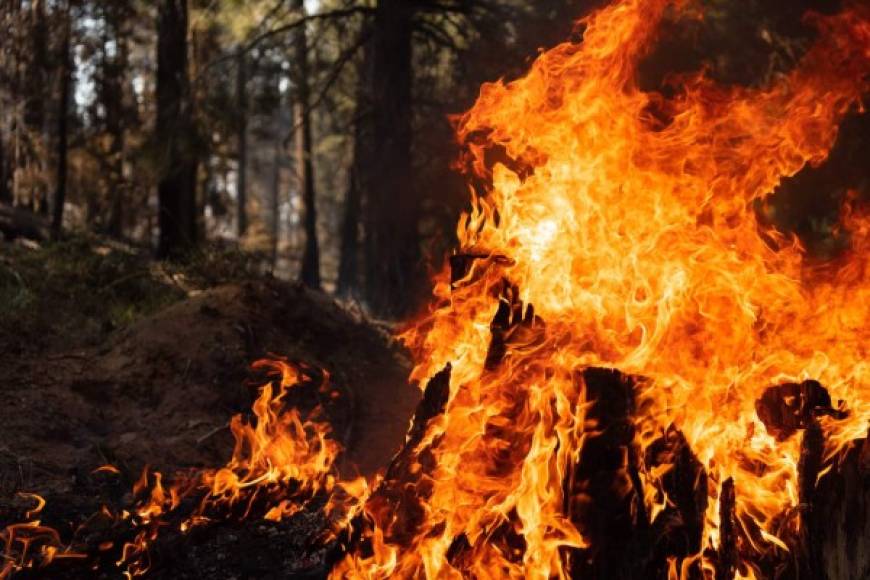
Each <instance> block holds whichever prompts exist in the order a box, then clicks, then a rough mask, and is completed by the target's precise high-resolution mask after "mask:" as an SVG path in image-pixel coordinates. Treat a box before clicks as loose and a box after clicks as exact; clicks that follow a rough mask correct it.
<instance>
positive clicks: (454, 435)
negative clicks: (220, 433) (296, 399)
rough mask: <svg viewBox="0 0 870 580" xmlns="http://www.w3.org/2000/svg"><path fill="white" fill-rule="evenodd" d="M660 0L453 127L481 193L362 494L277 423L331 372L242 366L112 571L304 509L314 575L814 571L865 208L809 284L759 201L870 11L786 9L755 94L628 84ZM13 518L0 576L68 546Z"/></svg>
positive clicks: (611, 22) (610, 22)
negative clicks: (797, 42) (793, 36)
mask: <svg viewBox="0 0 870 580" xmlns="http://www.w3.org/2000/svg"><path fill="white" fill-rule="evenodd" d="M684 5H685V3H684V2H671V1H669V0H623V1H620V2H616V3H614V4H613V5H611V6H608V7H606V8H603V9H601V10H599V11H597V12H595V13H593V14H592V15H591V16H589V17H587V18H585V19H584V20H582V21H581V23H580V25H581V27H582V28H583V39H582V42H579V43H565V44H562V45H559V46H557V47H556V48H554V49H552V50H549V51H547V52H545V53H543V54H541V55H540V57H539V58H538V59H537V60H536V61H535V63H534V64H533V65H532V67H531V70H530V71H529V73H528V74H527V75H526V76H525V77H523V78H521V79H519V80H516V81H514V82H511V83H507V84H505V83H494V84H488V85H485V86H484V87H483V88H482V90H481V93H480V97H479V99H478V101H477V103H476V104H475V105H474V107H473V108H472V109H471V110H470V111H468V112H467V113H465V114H463V115H461V116H460V117H458V118H457V132H458V135H459V138H460V140H461V141H462V142H463V143H464V144H465V145H466V155H465V156H464V157H463V159H462V162H463V166H464V167H465V168H466V169H467V171H468V172H469V178H470V179H471V180H472V181H474V182H475V183H484V184H485V186H484V187H483V188H482V189H480V190H477V191H474V192H473V194H472V195H473V199H472V206H473V207H472V209H471V210H470V211H469V212H468V213H467V214H466V215H464V216H463V217H462V219H461V221H460V223H459V226H458V229H457V235H458V239H459V247H458V249H457V250H456V255H455V256H454V259H453V260H451V261H450V263H449V264H448V265H447V266H446V267H445V269H444V270H443V271H441V272H440V273H439V274H437V275H436V277H435V280H434V302H433V304H432V307H431V309H430V311H429V312H428V313H427V314H426V315H424V316H422V317H420V318H418V319H416V320H414V321H412V322H411V323H409V324H408V325H407V326H406V328H405V330H404V331H403V333H402V334H401V338H402V339H403V340H404V341H405V342H406V344H407V345H408V346H409V348H410V350H411V351H412V353H413V355H414V357H415V361H416V367H415V368H414V371H413V373H412V379H413V380H414V381H416V382H418V383H419V384H420V385H421V387H422V389H423V398H422V400H421V403H420V405H419V407H418V410H417V413H416V415H415V417H414V419H413V422H412V424H411V427H410V431H409V434H408V437H407V440H406V442H405V445H404V447H403V448H402V450H401V451H399V453H398V454H397V455H396V456H395V457H394V459H393V461H392V463H391V464H390V465H389V467H388V468H387V470H386V472H385V473H384V475H383V477H382V478H374V479H372V480H369V481H366V480H365V479H362V478H355V477H348V476H347V475H346V474H344V473H339V471H338V469H337V467H336V465H337V464H336V458H337V457H338V455H339V453H340V451H341V450H340V446H339V445H338V443H337V442H336V441H335V439H334V437H333V436H332V435H331V433H330V429H329V426H328V422H327V421H326V420H325V419H324V418H323V417H322V415H321V414H320V413H319V411H318V409H314V410H313V411H311V412H310V413H308V414H306V415H302V414H300V412H299V411H297V410H294V409H292V408H288V406H287V405H285V402H284V398H285V395H286V393H287V392H288V390H290V389H293V388H296V387H297V386H298V385H300V384H304V383H307V384H312V383H313V384H315V388H317V389H322V390H325V389H328V388H329V383H328V377H326V376H325V375H321V373H319V372H317V371H313V370H311V369H308V368H307V367H305V366H304V365H296V364H290V363H288V362H286V361H264V362H261V363H258V364H259V365H263V366H265V367H267V368H268V369H270V370H271V371H272V372H274V373H276V376H275V380H274V381H273V382H272V383H269V384H266V385H264V386H263V387H262V389H261V390H260V395H259V398H258V399H257V401H256V402H255V404H254V408H253V414H254V419H253V420H252V421H250V422H247V421H245V420H243V419H242V418H240V417H237V418H236V419H234V420H233V423H232V432H233V435H234V437H235V441H236V447H235V450H234V452H233V455H232V459H231V460H230V461H229V463H227V465H226V466H225V467H223V468H221V469H217V470H206V471H203V472H198V473H195V474H192V475H189V476H186V477H182V476H175V477H173V478H171V480H172V481H171V482H169V483H167V481H166V478H164V477H162V476H161V475H160V474H158V473H148V472H146V473H143V475H142V479H141V480H140V482H139V484H137V487H136V490H135V493H136V496H137V497H138V498H139V500H138V502H137V503H136V505H135V506H134V507H133V508H132V509H131V510H130V512H129V513H123V514H116V515H113V516H112V517H113V518H114V519H115V520H117V521H122V522H124V523H125V525H126V526H127V527H128V528H129V530H131V531H132V533H133V539H132V540H130V541H129V542H127V544H126V546H125V547H124V548H123V550H122V553H121V555H120V557H119V559H118V566H119V567H120V568H121V569H122V570H125V571H126V573H127V574H128V575H129V576H130V577H134V576H139V575H143V574H146V573H147V572H148V570H149V563H148V551H149V547H150V546H151V545H152V544H153V543H154V542H156V541H157V540H158V538H159V537H160V535H161V534H163V533H165V532H164V529H165V528H166V527H168V526H170V524H171V525H172V526H175V527H176V528H177V529H178V530H180V531H181V532H184V533H186V532H188V531H189V530H191V529H193V528H196V527H199V526H206V525H209V524H210V523H212V522H214V521H216V520H219V519H227V518H232V519H236V520H239V521H241V520H244V519H250V518H254V517H256V518H265V519H267V520H273V521H280V520H282V519H284V518H288V517H291V516H293V515H294V514H297V513H300V512H301V511H303V510H314V511H318V512H319V513H322V514H323V515H324V517H325V519H326V520H327V521H328V526H327V527H326V528H325V529H324V531H323V532H322V533H321V534H319V535H318V536H317V538H316V542H315V543H316V544H317V545H318V546H320V547H327V546H328V547H329V550H330V562H331V563H334V566H333V567H332V569H331V574H332V577H336V578H344V577H348V578H357V577H360V578H390V577H402V578H419V577H426V578H461V577H475V578H476V577H498V578H501V577H505V578H552V577H558V578H568V577H597V578H601V577H605V578H618V577H632V578H652V577H668V578H672V579H678V578H700V577H705V578H717V579H718V578H723V579H724V578H768V577H774V575H780V574H786V573H790V574H792V575H795V574H797V573H800V574H802V576H801V577H804V576H803V575H806V577H819V576H818V575H819V574H820V572H819V571H818V569H817V566H818V563H817V562H815V563H814V561H813V559H812V558H811V557H810V556H809V555H808V553H810V552H812V551H813V550H814V549H815V548H813V543H812V541H810V540H808V539H807V538H808V537H809V536H808V532H807V526H808V525H809V523H808V522H809V521H810V516H809V515H808V514H806V513H804V512H803V511H802V510H803V509H804V508H805V507H806V506H807V505H809V502H810V501H811V500H810V497H811V496H812V494H813V493H814V490H815V487H816V482H817V479H818V477H820V476H821V475H823V474H824V473H825V472H826V471H828V470H830V469H831V468H832V466H833V462H834V461H835V460H836V458H837V457H838V454H841V453H846V452H848V450H849V449H850V447H851V445H852V442H853V441H855V440H858V439H861V438H863V437H865V436H866V432H867V428H868V421H870V387H868V385H870V366H868V362H867V361H868V352H867V346H866V345H867V344H868V338H870V330H868V325H867V321H868V319H870V268H868V266H870V252H868V249H870V248H868V244H870V215H868V214H866V213H862V210H861V209H860V208H858V207H857V204H853V203H852V202H851V201H850V202H849V205H847V206H846V207H844V208H843V210H842V228H844V230H845V231H847V232H848V239H849V247H848V248H847V250H846V251H845V252H844V254H843V255H842V256H840V257H838V258H837V259H836V260H832V261H830V262H827V263H824V264H819V263H817V262H813V261H811V260H810V259H808V258H807V255H806V253H805V251H804V249H803V248H802V247H801V245H800V244H799V243H798V241H797V240H796V239H793V238H789V237H787V236H785V235H783V234H781V233H779V232H777V231H775V230H772V229H770V227H768V226H765V225H763V224H762V223H760V221H759V219H758V218H757V214H756V210H755V205H756V203H760V204H763V203H764V201H765V197H766V196H767V195H769V193H770V192H771V191H773V190H774V189H775V188H776V187H777V185H778V184H779V183H780V182H781V180H782V179H783V178H785V177H788V176H791V175H793V174H795V173H796V172H798V171H799V170H800V169H801V168H803V167H804V166H805V165H806V164H819V163H821V162H822V161H823V160H824V159H825V157H826V155H827V153H828V151H829V149H830V148H831V147H832V145H833V143H834V140H835V138H836V136H837V128H838V124H839V122H840V121H841V120H842V119H843V118H844V116H845V115H846V114H847V113H849V112H852V111H855V110H856V109H859V108H860V107H861V98H862V95H863V94H865V93H866V91H867V90H868V88H870V85H868V74H870V11H868V9H867V6H866V5H860V6H858V5H854V6H852V7H851V8H848V9H846V10H844V11H843V12H841V13H839V14H836V15H833V16H824V17H822V16H812V17H811V19H812V21H813V23H814V25H815V26H816V27H817V28H818V30H819V36H818V40H817V42H816V44H815V45H814V46H813V47H812V48H811V49H810V50H809V51H808V52H807V54H806V55H805V56H804V58H803V60H802V61H801V63H800V65H799V66H798V67H797V68H796V69H795V70H794V71H793V72H791V73H790V74H789V75H788V76H785V77H783V78H781V79H779V80H778V81H777V82H775V83H774V84H772V85H771V86H767V87H763V88H745V87H734V86H727V87H726V86H720V85H718V84H716V83H715V82H713V81H711V80H710V79H709V78H706V77H705V76H704V75H702V74H697V75H691V76H685V77H682V78H680V79H679V81H678V82H676V81H675V82H674V86H676V87H678V89H677V91H676V93H675V94H674V95H672V96H667V97H665V96H663V95H660V94H657V93H652V92H644V91H643V90H641V89H640V88H639V87H638V85H637V82H636V69H637V66H638V63H639V61H640V60H641V59H642V58H643V57H644V55H645V54H647V52H648V51H649V50H650V47H651V46H652V45H653V43H654V42H655V41H656V34H657V30H658V26H659V24H660V22H661V21H662V19H663V18H664V17H665V15H666V12H667V11H668V10H669V9H672V8H675V9H681V8H682V7H684ZM496 149H498V150H502V151H503V152H504V154H505V155H506V156H507V157H508V158H509V159H510V163H509V164H506V163H503V162H499V161H493V156H491V155H488V154H487V153H488V152H491V151H493V150H496ZM614 369H615V370H614ZM318 377H322V378H318ZM105 469H107V470H109V469H110V468H105ZM807 478H809V479H807ZM190 498H195V501H192V502H191V501H190ZM34 500H35V502H36V503H37V504H39V503H41V502H40V501H39V500H38V498H34ZM39 509H40V506H39V505H37V507H35V508H33V510H32V512H33V513H29V514H28V517H27V523H23V524H19V525H18V526H12V527H10V528H7V530H6V531H5V532H4V536H3V539H4V548H3V549H4V552H5V557H6V563H5V568H2V569H0V570H2V571H0V578H5V577H7V576H9V575H10V574H11V573H13V572H15V571H18V570H20V569H22V568H26V567H28V566H32V565H35V564H36V563H39V564H41V565H44V564H47V563H49V562H50V561H51V560H52V559H55V560H56V559H57V558H59V557H61V556H70V557H72V556H73V554H74V553H75V552H76V547H75V546H74V545H73V546H67V545H66V544H64V543H62V542H61V541H60V538H59V537H58V536H57V534H56V533H53V532H52V531H51V530H46V529H45V528H41V527H40V525H39V521H38V517H37V515H36V512H38V511H39ZM791 554H796V556H794V557H792V555H791ZM76 557H78V556H77V555H76ZM796 562H797V563H796Z"/></svg>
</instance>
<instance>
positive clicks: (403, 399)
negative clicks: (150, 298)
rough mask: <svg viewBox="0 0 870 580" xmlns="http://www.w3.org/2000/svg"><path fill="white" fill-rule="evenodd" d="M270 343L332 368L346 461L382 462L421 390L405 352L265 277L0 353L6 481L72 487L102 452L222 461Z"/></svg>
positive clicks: (185, 462) (0, 449)
mask: <svg viewBox="0 0 870 580" xmlns="http://www.w3.org/2000/svg"><path fill="white" fill-rule="evenodd" d="M25 350H26V349H25ZM269 353H273V354H275V355H280V356H285V357H287V358H289V359H292V360H297V361H304V362H306V363H308V364H309V365H313V366H318V367H321V368H323V369H325V370H327V371H328V372H329V373H330V375H331V377H332V381H333V383H334V384H335V385H336V386H337V387H338V388H339V389H340V390H341V392H342V393H343V394H344V396H343V397H342V398H341V401H340V402H339V403H338V404H335V405H333V407H332V408H331V409H330V414H331V416H332V417H334V425H333V426H334V431H335V433H336V436H337V438H339V439H340V440H341V441H342V442H343V443H344V444H345V446H346V448H347V453H346V457H345V460H344V463H343V465H344V466H345V468H347V466H348V465H350V464H353V465H357V466H358V468H359V469H360V471H362V472H363V473H371V472H374V471H376V470H377V469H378V468H380V467H381V466H384V465H385V464H386V462H387V460H388V459H389V457H390V456H391V455H392V453H393V452H394V451H395V450H396V449H397V448H398V447H399V445H400V444H401V442H402V440H403V437H404V433H405V430H406V428H407V424H408V418H409V417H410V416H411V414H412V413H413V409H414V406H415V405H416V402H417V399H418V392H417V390H416V388H414V387H412V386H409V385H408V384H407V382H406V377H407V371H408V363H407V360H406V359H405V358H404V356H403V354H402V353H401V351H400V350H399V349H398V348H397V347H396V346H395V345H391V344H390V341H389V339H388V337H387V334H386V333H385V332H383V331H382V330H380V329H379V328H378V327H377V326H375V325H373V324H371V323H368V322H366V321H365V320H363V319H362V317H360V316H358V315H355V314H354V313H352V312H350V311H348V310H347V309H344V308H342V307H341V306H339V305H338V304H336V303H335V302H334V301H333V300H331V299H330V298H328V297H326V296H324V295H322V294H319V293H316V292H312V291H309V290H306V289H305V288H303V287H301V286H298V285H293V284H288V283H285V282H280V281H277V280H262V281H256V282H249V283H242V284H230V285H224V286H219V287H216V288H213V289H209V290H205V291H203V292H201V293H199V294H197V295H196V296H193V297H191V298H189V299H187V300H184V301H182V302H179V303H176V304H173V305H171V306H169V307H167V308H165V309H163V310H161V311H159V312H157V313H156V314H154V315H152V316H149V317H147V318H144V319H142V320H140V321H138V322H136V323H134V324H133V325H131V326H129V327H127V328H125V329H124V330H122V331H119V332H116V333H114V334H112V335H110V337H109V339H108V340H107V341H106V342H105V343H104V344H102V345H99V346H95V347H87V348H83V349H76V350H71V351H62V352H57V353H53V354H50V355H45V356H40V357H27V356H21V355H19V356H2V355H0V367H3V368H4V369H5V372H4V373H3V374H4V381H3V385H2V387H0V392H2V394H3V397H2V400H3V404H2V405H0V492H3V491H4V489H5V491H7V492H8V491H10V489H12V488H17V489H22V488H27V489H28V490H33V491H49V490H50V491H56V492H57V491H64V490H65V489H67V488H68V487H69V486H70V485H72V484H73V483H74V481H75V479H76V476H77V474H80V473H81V472H82V470H87V471H90V470H92V469H94V468H95V467H97V466H99V465H101V464H104V463H107V462H110V463H112V464H114V465H117V466H119V467H121V468H122V469H123V470H125V471H128V472H129V473H131V474H133V473H135V472H136V471H138V470H139V469H141V467H142V465H143V464H145V463H148V464H150V465H152V466H155V467H157V468H159V469H162V470H167V471H171V470H173V469H176V468H183V467H191V466H203V465H212V466H214V465H220V464H222V463H223V462H224V461H225V460H226V459H227V458H228V456H229V454H230V452H231V449H232V443H231V438H230V435H229V432H228V429H226V428H225V426H226V425H227V422H228V420H229V418H230V417H231V416H232V415H234V414H237V413H244V412H247V411H248V410H249V409H250V405H251V401H252V398H253V389H252V388H251V385H250V384H248V385H247V386H246V382H250V381H251V380H252V377H251V375H250V371H249V370H248V369H249V364H250V363H251V362H253V361H254V360H257V359H259V358H262V357H264V356H267V355H268V354H269Z"/></svg>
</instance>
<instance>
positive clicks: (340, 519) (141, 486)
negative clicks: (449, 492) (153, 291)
mask: <svg viewBox="0 0 870 580" xmlns="http://www.w3.org/2000/svg"><path fill="white" fill-rule="evenodd" d="M252 367H253V368H254V369H255V370H260V371H263V372H265V373H266V374H267V375H269V376H270V377H271V378H272V380H271V381H270V382H267V383H265V384H263V385H262V386H261V387H260V388H259V395H258V397H257V399H256V400H255V401H254V403H253V406H252V410H251V411H252V414H253V417H252V419H250V420H248V419H245V418H244V417H243V416H242V415H236V416H235V417H233V418H232V420H231V421H230V430H231V432H232V435H233V437H234V439H235V447H234V449H233V454H232V457H231V459H230V460H229V461H228V462H227V464H226V465H225V466H224V467H222V468H220V469H215V470H209V469H206V470H203V471H199V472H196V473H194V474H192V475H189V476H184V475H183V474H177V475H176V478H175V481H174V482H173V484H172V485H171V486H169V487H168V488H166V487H165V486H164V485H163V477H162V475H161V474H160V473H151V472H150V471H149V469H148V468H147V467H146V468H145V470H144V471H143V472H142V475H141V477H140V478H139V480H138V481H137V482H136V484H135V485H134V487H133V492H134V494H135V495H137V496H140V497H142V499H141V500H140V501H139V502H138V503H137V505H136V507H135V509H134V510H133V513H132V514H128V515H127V518H129V519H130V520H131V521H132V523H133V525H134V527H135V528H136V529H139V530H140V531H139V532H138V533H137V534H136V536H135V538H134V539H133V541H131V542H128V543H126V544H125V545H124V547H123V549H122V554H121V557H120V559H119V560H118V562H117V564H118V566H120V567H122V568H125V570H126V574H127V575H128V577H130V578H132V577H136V576H142V575H144V574H146V573H147V572H148V570H149V569H150V568H151V564H150V556H149V550H150V546H151V545H152V544H153V543H154V541H155V540H157V538H158V537H159V535H160V529H161V528H162V527H164V526H165V525H166V518H167V516H168V515H169V514H171V513H173V512H176V511H177V510H178V508H179V506H180V505H181V504H182V501H183V500H184V499H185V498H187V497H190V496H192V495H194V494H198V495H201V499H200V500H199V503H198V506H197V507H196V509H195V510H194V511H193V512H192V513H191V514H190V515H188V516H186V517H184V518H183V520H182V521H181V523H180V524H178V527H179V530H180V531H181V532H183V533H186V532H189V531H190V530H191V529H193V528H194V527H196V526H201V525H205V524H207V523H208V522H210V521H211V520H212V519H213V518H215V517H226V514H227V513H229V514H233V513H236V514H237V516H238V517H239V518H240V519H244V518H247V517H248V516H249V515H250V514H251V512H252V511H253V510H254V509H255V508H256V506H257V505H259V506H261V507H262V510H263V511H264V513H262V514H261V517H263V518H264V519H267V520H272V521H280V520H281V519H283V518H285V517H290V516H292V515H293V514H295V513H297V512H299V511H301V510H302V509H303V507H304V506H305V505H306V504H307V502H308V501H310V500H311V499H313V498H314V497H315V496H317V495H318V494H321V495H324V496H329V498H330V499H329V501H328V502H327V504H326V510H327V517H328V518H329V519H330V522H331V524H332V528H333V529H334V530H340V529H341V528H343V527H345V526H346V525H347V523H348V522H349V521H350V519H352V518H353V517H355V516H356V515H357V513H358V512H359V510H360V509H361V506H362V503H363V501H364V500H365V498H366V497H367V495H368V493H369V489H368V486H367V484H366V482H365V480H364V479H363V478H355V479H341V478H340V477H339V474H338V472H337V470H336V467H335V460H336V458H337V457H338V454H339V452H340V451H341V446H340V445H339V444H338V442H336V441H335V439H334V438H332V436H331V429H330V426H329V422H328V420H327V418H326V417H325V414H324V410H323V408H322V406H320V405H317V406H316V407H315V408H314V409H313V410H311V411H310V412H308V413H306V414H305V415H304V416H303V413H302V412H301V411H300V410H298V409H296V408H294V407H289V406H287V405H286V398H287V396H288V394H289V393H290V391H291V390H293V389H295V388H300V386H301V385H303V384H306V383H310V382H311V381H312V377H311V376H309V373H308V370H309V369H307V367H304V366H303V365H298V364H295V363H291V362H289V361H287V360H284V359H280V358H273V359H263V360H260V361H257V362H256V363H254V364H253V365H252ZM320 374H321V375H322V377H321V378H320V382H319V384H318V385H317V390H318V392H320V393H322V394H325V395H328V394H329V393H331V392H332V391H331V390H330V389H331V383H330V377H329V374H328V373H326V372H325V371H323V372H322V373H320ZM339 498H340V501H339ZM325 539H326V538H324V540H325Z"/></svg>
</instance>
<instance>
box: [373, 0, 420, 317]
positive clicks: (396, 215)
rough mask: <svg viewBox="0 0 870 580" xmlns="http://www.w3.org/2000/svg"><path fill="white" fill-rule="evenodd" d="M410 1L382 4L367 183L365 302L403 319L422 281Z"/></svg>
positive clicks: (377, 29)
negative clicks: (373, 151) (414, 174)
mask: <svg viewBox="0 0 870 580" xmlns="http://www.w3.org/2000/svg"><path fill="white" fill-rule="evenodd" d="M412 18H413V5H412V3H411V2H409V1H408V0H379V1H378V5H377V8H376V10H375V16H374V31H373V45H372V51H373V52H372V61H373V62H372V67H373V70H372V99H373V100H372V107H373V136H372V142H373V143H374V144H375V146H376V147H377V151H378V154H377V156H373V157H374V158H373V159H372V164H371V167H370V168H369V172H370V174H369V175H368V176H366V177H365V178H364V180H363V182H364V183H365V184H366V206H365V207H366V210H365V211H366V216H365V235H366V240H365V243H366V251H365V254H366V285H365V287H366V292H365V294H366V301H367V303H368V305H369V307H370V308H371V309H372V311H373V312H374V313H375V314H376V315H381V316H402V315H404V314H406V313H407V312H408V310H409V309H410V308H411V306H412V300H413V297H414V295H415V294H416V291H417V288H418V284H419V282H420V248H419V243H420V241H419V237H418V232H417V222H418V216H419V197H418V195H417V194H416V192H414V190H413V185H412V180H411V145H412V138H411V82H412V72H413V71H412V58H411V25H412Z"/></svg>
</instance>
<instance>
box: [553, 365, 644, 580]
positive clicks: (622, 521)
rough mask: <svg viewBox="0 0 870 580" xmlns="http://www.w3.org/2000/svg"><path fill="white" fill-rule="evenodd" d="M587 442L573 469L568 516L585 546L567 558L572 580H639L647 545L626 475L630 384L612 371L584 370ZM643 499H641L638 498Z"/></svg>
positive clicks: (630, 428)
mask: <svg viewBox="0 0 870 580" xmlns="http://www.w3.org/2000/svg"><path fill="white" fill-rule="evenodd" d="M578 380H579V381H582V383H583V384H584V385H585V393H586V401H589V402H592V403H594V404H593V405H592V406H591V407H590V409H589V410H588V412H587V415H586V423H587V429H586V431H587V435H588V436H587V438H586V440H585V442H584V444H583V448H582V450H581V452H580V457H579V461H578V462H577V463H576V464H575V465H574V466H573V467H572V474H571V476H570V478H569V481H570V488H569V489H566V490H565V494H566V496H567V498H568V509H567V515H568V516H569V517H570V519H571V521H572V522H573V523H574V524H575V525H576V526H577V528H578V529H579V530H580V532H581V533H582V534H583V536H584V537H585V538H587V539H588V540H589V542H590V545H589V547H588V548H583V549H578V550H571V551H569V552H568V553H567V555H566V557H567V560H568V562H569V566H570V572H571V576H572V578H609V579H611V578H612V579H620V578H625V579H628V578H641V577H643V575H644V568H645V564H646V558H647V555H648V552H649V546H648V545H647V543H646V538H645V537H644V536H643V535H642V534H638V532H637V527H636V521H635V517H636V512H635V510H634V504H635V500H636V498H635V490H634V488H633V485H632V482H631V479H630V475H629V473H628V465H627V457H628V449H629V447H630V446H631V445H632V443H633V440H634V425H633V422H632V419H631V413H632V411H633V409H634V394H633V391H634V388H633V387H634V382H633V380H632V379H631V378H630V377H627V376H625V375H623V374H622V373H620V372H618V371H615V370H612V369H602V368H589V369H585V370H584V371H583V372H582V374H581V375H580V376H578ZM641 501H642V500H641Z"/></svg>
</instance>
